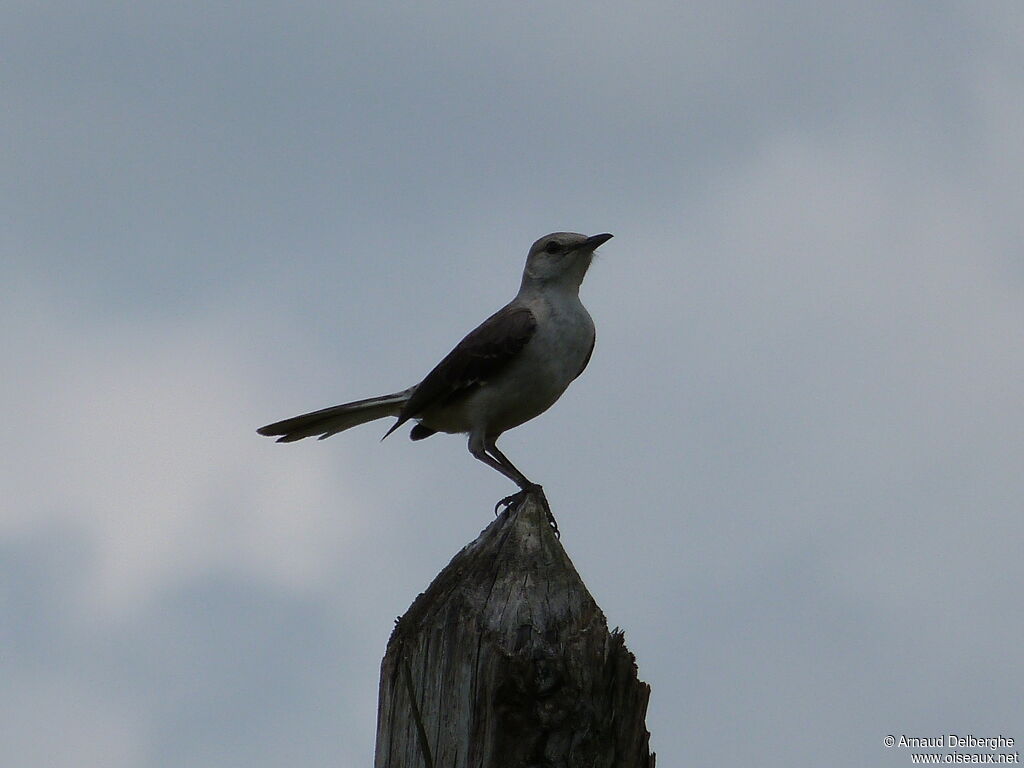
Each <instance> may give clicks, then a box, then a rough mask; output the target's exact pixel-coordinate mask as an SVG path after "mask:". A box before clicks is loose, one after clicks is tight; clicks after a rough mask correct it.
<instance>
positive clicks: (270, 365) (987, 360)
mask: <svg viewBox="0 0 1024 768" xmlns="http://www.w3.org/2000/svg"><path fill="white" fill-rule="evenodd" d="M1022 9H1024V6H1022V5H1021V4H1020V3H1019V2H1002V3H999V2H957V3H952V2H933V1H929V2H921V1H918V2H898V1H896V2H894V1H892V0H887V1H886V2H856V3H852V2H850V3H840V4H835V3H832V4H829V3H826V4H822V3H820V2H793V3H759V2H731V1H725V2H723V1H722V0H717V1H716V2H701V3H696V4H695V3H685V4H684V3H679V2H664V3H645V2H639V3H638V2H633V3H628V4H627V3H607V2H592V3H587V4H585V5H584V4H572V3H563V2H546V3H533V2H527V3H518V4H510V3H505V4H501V6H500V7H499V6H498V4H480V3H448V4H444V5H443V6H440V7H431V4H427V3H408V4H406V3H362V2H360V3H351V2H345V1H344V0H343V1H342V2H319V1H315V2H289V3H267V2H251V3H245V4H234V3H223V2H217V1H216V0H215V1H214V2H184V3H157V2H149V1H148V0H142V1H141V2H133V3H122V2H114V1H113V0H88V1H86V2H82V1H79V2H52V3H40V2H21V1H20V0H14V1H13V2H8V3H6V4H4V6H3V10H2V11H0V73H2V74H0V95H2V103H3V108H2V110H0V140H2V146H3V151H2V152H0V270H2V280H0V328H2V331H0V345H2V354H3V359H4V363H5V366H4V367H5V375H4V376H3V377H2V380H0V396H2V397H0V402H2V403H3V406H2V411H0V412H2V415H3V421H4V425H5V430H4V434H5V438H4V439H3V440H2V441H0V487H2V499H3V501H2V502H0V504H2V507H0V611H2V615H0V667H2V673H0V679H2V683H0V745H2V747H0V749H2V751H3V753H4V757H3V759H2V762H3V764H4V766H14V767H15V768H21V767H25V768H37V767H40V766H47V767H48V768H51V767H52V768H65V767H67V768H92V767H95V768H134V767H136V766H138V767H145V768H150V767H153V768H158V767H160V768H162V767H165V766H166V767H167V768H171V767H174V768H178V767H180V766H188V767H189V768H196V767H198V768H202V767H205V766H210V767H211V768H213V767H214V766H216V767H217V768H235V767H239V768H241V767H242V766H245V768H263V767H264V766H281V765H302V766H307V767H309V768H316V767H318V766H324V767H326V766H332V767H336V766H353V767H354V766H360V765H369V764H370V762H371V760H372V755H373V740H374V727H375V716H376V696H377V675H378V665H379V663H380V659H381V657H382V655H383V653H384V647H385V643H386V641H387V638H388V635H389V633H390V631H391V628H392V623H393V620H394V618H395V617H396V616H397V615H399V614H401V613H403V612H404V611H405V609H406V608H407V607H408V605H409V604H410V602H411V601H412V600H413V598H414V597H415V596H416V595H417V594H418V593H419V592H420V591H421V590H422V589H423V588H425V587H426V585H427V584H428V583H429V581H430V579H431V578H432V577H433V576H434V575H435V574H436V573H437V571H438V570H439V569H440V568H441V567H442V566H444V565H445V564H446V563H447V562H448V560H449V558H450V557H451V555H452V554H454V553H455V552H456V551H457V550H458V549H459V548H460V547H461V546H463V545H464V544H465V543H467V542H468V541H470V540H471V539H473V538H474V537H475V536H476V535H477V533H478V532H479V531H480V529H481V528H483V527H484V526H485V525H486V524H487V523H488V522H489V521H490V520H491V519H492V517H491V508H492V507H493V504H494V502H495V501H496V500H497V499H498V498H500V497H501V496H504V495H506V494H507V493H509V492H510V491H511V490H513V488H512V487H511V486H510V484H509V483H508V481H506V480H505V479H504V478H502V477H501V476H500V475H499V474H498V473H496V472H492V471H490V470H488V469H487V468H486V467H484V466H483V465H482V464H480V463H479V462H477V461H474V460H473V459H472V458H471V457H470V456H469V454H468V453H467V452H466V447H465V442H464V440H463V439H462V438H461V437H445V436H439V437H435V438H433V439H431V440H429V441H426V442H421V443H411V442H410V441H408V440H407V439H405V437H404V431H403V433H400V434H396V435H395V436H393V437H392V438H391V439H389V440H387V441H386V442H384V443H381V442H379V437H380V435H381V434H383V432H384V431H385V429H386V428H387V423H386V422H380V423H377V424H372V425H368V426H365V427H361V428H359V429H357V430H353V431H352V432H348V433H346V434H344V435H340V436H338V437H335V438H333V439H331V440H329V441H326V442H319V443H317V442H312V441H305V442H302V443H298V444H294V445H276V444H274V443H272V442H270V441H267V440H263V439H260V438H258V437H257V435H256V434H255V432H254V430H255V428H256V427H257V426H259V425H261V424H264V423H267V422H268V421H272V420H276V419H279V418H283V417H286V416H291V415H294V414H296V413H299V412H302V411H306V410H312V409H314V408H320V407H325V406H328V405H333V404H335V403H338V402H342V401H344V400H348V399H356V398H360V397H366V396H370V395H374V394H379V393H382V392H391V391H394V390H396V389H399V388H403V387H406V386H409V385H411V384H413V383H415V382H416V381H417V380H418V379H419V378H420V377H421V376H422V375H423V374H424V373H425V372H426V371H427V370H429V368H430V367H431V366H432V365H433V364H434V363H435V362H436V361H437V360H438V359H439V358H440V357H441V356H442V355H443V354H444V353H446V352H447V351H448V349H449V348H450V347H451V345H452V344H453V343H454V342H455V341H456V340H457V339H458V338H460V337H461V335H462V334H464V333H465V332H466V331H468V330H470V329H471V328H472V327H473V326H474V325H475V324H476V323H477V322H479V321H480V320H482V319H483V318H484V317H486V316H487V315H488V314H489V313H490V312H492V311H493V310H494V309H496V308H497V307H499V306H500V305H501V304H502V303H504V302H505V301H507V300H508V299H509V298H511V296H512V295H513V293H514V291H515V289H516V288H517V287H518V282H519V275H520V271H521V269H522V264H523V260H524V257H525V254H526V250H527V248H528V247H529V245H530V244H531V243H532V242H533V241H534V240H535V239H536V238H537V237H539V236H541V235H543V234H545V233H547V232H550V231H554V230H570V231H578V232H584V233H588V234H590V233H595V232H605V231H607V232H613V233H614V234H615V236H616V237H615V239H614V240H612V241H610V242H609V243H608V244H607V245H606V246H604V247H603V248H602V250H601V255H600V258H599V259H598V260H597V261H596V262H595V264H594V266H593V268H592V269H591V271H590V274H589V275H588V278H587V281H586V283H585V284H584V286H583V290H582V296H583V299H584V301H585V303H586V304H587V306H588V307H589V308H590V311H591V314H592V315H593V316H594V319H595V321H596V324H597V328H598V342H597V349H596V351H595V353H594V356H593V360H592V362H591V364H590V367H589V368H588V370H587V372H586V373H585V374H584V375H583V376H582V377H581V378H580V379H579V380H577V382H576V383H575V384H574V385H573V386H572V387H571V388H570V390H569V391H568V393H567V394H566V396H565V397H564V398H563V399H562V400H561V401H560V402H559V403H558V404H557V405H556V406H555V407H554V408H553V409H552V410H551V411H549V412H548V413H546V414H545V415H544V416H543V417H542V418H540V419H538V420H536V421H535V422H532V423H530V424H529V425H526V426H524V427H522V428H520V429H518V430H516V431H514V432H512V433H509V434H507V435H506V436H505V437H504V438H503V440H502V448H503V449H504V450H505V452H506V453H507V454H508V455H509V457H510V458H511V459H512V460H513V461H514V462H516V464H517V465H518V466H519V467H520V468H522V469H523V471H524V472H525V473H526V474H527V475H529V476H530V477H532V478H535V479H536V480H538V481H539V482H542V483H543V484H544V485H545V488H546V489H547V492H548V497H549V499H550V500H551V503H552V505H553V508H554V510H555V514H556V516H557V518H558V522H559V524H560V526H561V529H562V534H563V535H562V542H563V544H564V545H565V547H566V549H567V551H568V552H569V554H570V556H571V557H572V558H573V560H574V562H575V564H576V566H577V568H578V569H579V571H580V573H581V575H582V576H583V578H584V580H585V581H586V583H587V584H588V586H589V587H590V589H591V591H592V593H593V594H594V597H595V598H596V600H597V602H598V604H599V605H601V607H602V608H603V609H604V611H605V613H606V615H607V617H608V620H609V623H610V624H611V625H612V626H615V625H618V626H621V627H623V628H624V629H625V631H626V641H627V643H628V645H629V646H630V648H631V649H632V650H633V651H634V652H635V654H636V656H637V661H638V664H639V669H640V676H641V678H642V679H644V680H646V681H647V682H649V683H650V684H651V686H652V689H653V693H652V695H651V704H650V710H649V713H648V719H647V723H648V727H649V729H650V731H651V744H652V747H653V748H654V749H655V750H656V751H657V752H658V756H659V764H663V765H665V766H674V765H680V766H683V765H685V766H705V765H759V766H779V767H782V766H794V765H807V766H818V765H823V764H829V765H836V766H849V767H850V768H853V767H857V768H861V767H862V766H865V765H878V766H890V765H891V766H901V767H902V766H906V765H910V757H909V750H907V749H900V748H895V749H886V748H885V747H884V746H883V739H884V737H885V736H886V735H887V734H896V735H897V736H898V735H900V734H906V735H910V736H935V735H939V734H947V733H958V734H967V733H970V734H974V735H976V736H994V735H998V734H1003V735H1006V736H1012V737H1014V738H1016V739H1018V742H1020V741H1024V697H1022V696H1021V691H1022V690H1024V663H1022V656H1021V651H1020V643H1021V637H1022V635H1024V601H1022V597H1021V595H1022V584H1024V560H1022V557H1021V551H1022V543H1024V517H1022V509H1021V507H1022V500H1024V410H1022V407H1021V404H1022V396H1024V359H1022V353H1024V344H1022V341H1024V335H1022V331H1024V257H1022V243H1024V223H1022V222H1024V183H1022V178H1024V142H1022V140H1021V137H1022V135H1024V67H1022V62H1024V10H1022Z"/></svg>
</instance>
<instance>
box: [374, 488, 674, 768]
mask: <svg viewBox="0 0 1024 768" xmlns="http://www.w3.org/2000/svg"><path fill="white" fill-rule="evenodd" d="M649 695H650V687H649V686H648V685H646V684H645V683H642V682H640V681H639V680H638V679H637V670H636V663H635V660H634V658H633V654H632V653H630V652H629V651H628V650H627V649H626V646H625V644H624V643H623V639H622V633H621V632H619V631H618V630H616V631H614V632H609V631H608V624H607V622H606V620H605V617H604V614H603V613H602V612H601V609H600V608H598V607H597V604H596V603H595V602H594V599H593V598H592V597H591V596H590V593H589V592H588V591H587V588H586V586H584V584H583V581H582V580H581V579H580V577H579V574H578V573H577V572H576V569H575V567H573V564H572V561H571V560H569V556H568V555H567V554H566V553H565V550H564V549H563V548H562V545H561V543H560V542H559V541H558V539H557V538H556V537H555V535H554V532H553V531H552V529H551V527H550V526H549V525H548V523H547V520H546V516H545V512H544V508H543V506H542V505H541V503H540V501H539V500H538V499H537V498H536V497H535V496H529V497H528V498H527V500H526V501H524V502H523V503H522V504H520V505H519V507H518V509H515V510H513V511H511V512H508V511H506V512H503V513H502V514H501V515H500V516H499V517H498V518H497V519H496V520H495V521H494V522H493V523H491V524H490V525H489V526H487V528H486V529H485V530H484V531H483V532H482V533H481V534H480V536H479V537H478V538H477V539H476V541H474V542H472V543H471V544H469V545H467V546H466V547H465V548H464V549H463V550H462V551H461V552H459V553H458V554H457V555H455V557H453V558H452V561H451V562H450V563H449V564H448V565H447V566H446V567H445V568H444V570H442V571H441V573H439V574H438V575H437V577H436V578H435V579H434V581H433V583H432V584H431V585H430V586H429V587H428V588H427V591H426V592H424V593H423V594H421V595H420V596H419V597H417V598H416V600H415V601H414V602H413V604H412V606H411V607H410V608H409V610H408V611H407V612H406V614H405V615H404V616H402V617H401V618H400V619H399V620H398V622H397V624H396V625H395V630H394V632H393V633H392V635H391V639H390V640H389V641H388V647H387V652H386V653H385V655H384V661H383V663H382V665H381V675H380V698H379V701H378V709H377V749H376V758H375V761H374V766H375V768H528V767H529V768H541V767H545V768H546V767H547V766H559V768H583V767H584V766H586V768H654V755H653V754H651V753H650V751H649V747H648V738H649V736H650V735H649V734H648V732H647V728H646V725H645V724H644V716H645V714H646V711H647V699H648V696H649Z"/></svg>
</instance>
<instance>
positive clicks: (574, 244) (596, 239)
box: [523, 232, 612, 290]
mask: <svg viewBox="0 0 1024 768" xmlns="http://www.w3.org/2000/svg"><path fill="white" fill-rule="evenodd" d="M611 237H612V236H611V235H609V234H602V235H591V236H590V237H588V236H587V235H580V234H577V233H576V232H553V233H552V234H550V235H544V237H542V238H541V239H540V240H538V241H537V242H535V243H534V244H533V246H532V247H531V248H530V254H529V255H528V256H527V257H526V269H524V270H523V286H524V287H526V286H527V285H542V284H545V283H555V284H559V285H564V286H565V287H567V288H571V289H576V290H578V289H579V287H580V284H581V283H582V282H583V277H584V276H585V275H586V274H587V268H588V267H589V266H590V262H591V261H592V260H593V258H594V249H595V248H597V247H598V246H599V245H601V244H602V243H605V242H607V241H608V240H610V239H611Z"/></svg>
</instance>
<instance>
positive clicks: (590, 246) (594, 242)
mask: <svg viewBox="0 0 1024 768" xmlns="http://www.w3.org/2000/svg"><path fill="white" fill-rule="evenodd" d="M612 237H613V236H612V235H610V234H608V233H607V232H605V233H604V234H602V235H591V236H590V237H588V238H587V239H586V240H584V241H583V242H582V243H580V247H581V248H586V249H587V250H590V251H592V250H594V249H595V248H597V246H599V245H603V244H604V243H607V242H608V241H609V240H611V239H612Z"/></svg>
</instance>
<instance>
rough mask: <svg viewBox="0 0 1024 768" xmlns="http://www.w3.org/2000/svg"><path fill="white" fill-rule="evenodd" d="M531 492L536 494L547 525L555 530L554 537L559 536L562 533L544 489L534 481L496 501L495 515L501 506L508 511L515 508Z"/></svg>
mask: <svg viewBox="0 0 1024 768" xmlns="http://www.w3.org/2000/svg"><path fill="white" fill-rule="evenodd" d="M531 493H535V494H536V495H537V498H538V499H539V500H540V504H541V507H543V508H544V516H545V517H546V518H547V520H548V525H550V526H551V529H552V530H553V531H554V532H555V537H556V538H561V537H562V534H561V533H560V532H559V530H558V523H556V522H555V516H554V515H553V514H551V506H550V505H549V504H548V498H547V496H545V495H544V489H543V488H542V487H541V486H540V485H538V484H537V483H534V484H533V485H531V486H529V487H528V488H524V489H523V490H521V491H517V492H516V493H513V494H512V495H511V496H506V497H505V498H503V499H501V500H500V501H498V503H497V504H495V505H494V514H495V516H497V515H498V514H499V512H500V511H501V508H502V507H504V508H505V509H506V510H509V511H511V510H513V509H517V508H518V507H519V505H520V504H522V503H523V502H524V501H525V500H526V497H527V496H529V495H530V494H531Z"/></svg>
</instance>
